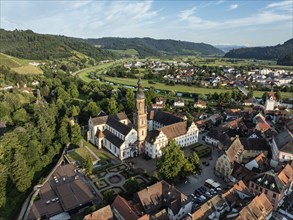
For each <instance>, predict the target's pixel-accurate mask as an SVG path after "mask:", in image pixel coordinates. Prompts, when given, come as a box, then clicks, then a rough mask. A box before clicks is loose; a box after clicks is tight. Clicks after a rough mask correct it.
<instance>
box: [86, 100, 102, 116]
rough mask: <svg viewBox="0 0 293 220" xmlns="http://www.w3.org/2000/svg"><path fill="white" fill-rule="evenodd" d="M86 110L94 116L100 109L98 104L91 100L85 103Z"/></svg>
mask: <svg viewBox="0 0 293 220" xmlns="http://www.w3.org/2000/svg"><path fill="white" fill-rule="evenodd" d="M86 110H87V111H88V112H89V114H90V116H91V117H96V116H97V115H98V114H99V112H100V111H101V109H100V108H99V106H97V104H96V103H95V102H93V101H90V102H89V103H88V104H87V107H86Z"/></svg>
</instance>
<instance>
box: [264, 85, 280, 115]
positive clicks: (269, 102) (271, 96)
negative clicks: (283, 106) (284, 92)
mask: <svg viewBox="0 0 293 220" xmlns="http://www.w3.org/2000/svg"><path fill="white" fill-rule="evenodd" d="M276 104H277V103H276V96H275V93H274V91H273V90H272V91H271V92H269V93H268V94H267V97H266V103H265V111H274V109H275V106H276Z"/></svg>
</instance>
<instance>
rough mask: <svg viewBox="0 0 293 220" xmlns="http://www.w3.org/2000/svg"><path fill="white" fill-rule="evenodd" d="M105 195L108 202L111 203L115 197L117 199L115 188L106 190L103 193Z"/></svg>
mask: <svg viewBox="0 0 293 220" xmlns="http://www.w3.org/2000/svg"><path fill="white" fill-rule="evenodd" d="M103 197H104V200H105V201H106V202H107V203H108V204H111V203H112V202H113V201H114V199H115V193H114V191H113V190H111V189H108V190H107V191H105V192H104V193H103Z"/></svg>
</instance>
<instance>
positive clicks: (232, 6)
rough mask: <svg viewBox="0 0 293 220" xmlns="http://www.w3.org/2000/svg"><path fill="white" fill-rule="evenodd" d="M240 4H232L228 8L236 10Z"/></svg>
mask: <svg viewBox="0 0 293 220" xmlns="http://www.w3.org/2000/svg"><path fill="white" fill-rule="evenodd" d="M238 6H239V5H237V4H233V5H230V6H229V9H228V10H229V11H232V10H235V9H236V8H238Z"/></svg>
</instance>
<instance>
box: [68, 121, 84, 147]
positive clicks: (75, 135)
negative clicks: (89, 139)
mask: <svg viewBox="0 0 293 220" xmlns="http://www.w3.org/2000/svg"><path fill="white" fill-rule="evenodd" d="M70 137H71V143H72V144H75V145H78V144H79V142H80V140H81V138H82V136H81V132H80V127H79V125H78V124H74V125H72V126H71V127H70Z"/></svg>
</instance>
